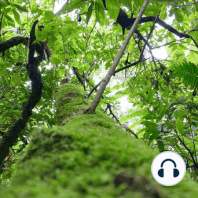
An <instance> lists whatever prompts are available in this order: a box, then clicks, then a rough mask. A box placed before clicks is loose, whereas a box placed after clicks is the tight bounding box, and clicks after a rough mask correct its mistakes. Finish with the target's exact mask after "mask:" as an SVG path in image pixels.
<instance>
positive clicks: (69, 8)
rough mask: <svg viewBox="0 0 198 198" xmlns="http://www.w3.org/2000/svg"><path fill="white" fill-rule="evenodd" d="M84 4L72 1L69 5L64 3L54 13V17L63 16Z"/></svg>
mask: <svg viewBox="0 0 198 198" xmlns="http://www.w3.org/2000/svg"><path fill="white" fill-rule="evenodd" d="M83 3H85V2H83V1H81V0H74V1H71V2H70V3H67V2H66V3H65V4H64V6H63V7H62V8H61V9H60V10H59V11H58V12H57V13H56V15H60V14H64V13H65V12H71V11H73V10H74V9H78V8H81V6H82V4H83Z"/></svg>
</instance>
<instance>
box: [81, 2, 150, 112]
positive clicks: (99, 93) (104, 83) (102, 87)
mask: <svg viewBox="0 0 198 198" xmlns="http://www.w3.org/2000/svg"><path fill="white" fill-rule="evenodd" d="M148 3H149V0H145V1H144V4H143V6H142V8H141V10H140V12H139V15H138V17H137V18H136V20H135V22H134V23H133V26H132V28H131V30H130V31H129V34H128V35H127V37H126V39H125V41H124V43H123V45H122V46H121V48H120V50H119V52H118V54H117V56H116V58H115V60H114V61H113V64H112V65H111V67H110V69H109V71H108V73H107V75H106V76H105V78H104V79H103V80H102V83H101V85H100V88H99V90H98V91H97V93H96V96H95V98H94V100H93V102H92V105H91V107H90V108H89V109H87V110H86V111H85V112H91V113H94V112H95V110H96V108H97V106H98V104H99V102H100V99H101V97H102V94H103V93H104V90H105V88H106V86H107V84H108V83H109V81H110V79H111V77H112V75H113V74H114V72H115V69H116V67H117V65H118V63H119V60H120V58H121V57H122V54H123V53H124V50H125V49H126V47H127V44H128V43H129V41H130V39H131V37H132V35H133V33H134V32H135V30H136V27H137V25H138V23H139V22H140V20H141V17H142V15H143V13H144V11H145V9H146V7H147V4H148Z"/></svg>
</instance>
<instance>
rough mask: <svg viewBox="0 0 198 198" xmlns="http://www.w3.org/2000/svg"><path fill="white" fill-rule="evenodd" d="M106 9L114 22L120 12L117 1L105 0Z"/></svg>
mask: <svg viewBox="0 0 198 198" xmlns="http://www.w3.org/2000/svg"><path fill="white" fill-rule="evenodd" d="M106 7H107V9H108V12H109V15H110V17H111V18H112V19H113V20H114V21H116V20H117V17H118V14H119V12H120V4H119V0H114V1H112V0H106Z"/></svg>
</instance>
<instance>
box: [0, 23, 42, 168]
mask: <svg viewBox="0 0 198 198" xmlns="http://www.w3.org/2000/svg"><path fill="white" fill-rule="evenodd" d="M37 23H38V21H35V22H34V24H33V26H32V30H31V32H30V45H29V60H28V64H27V67H26V69H27V72H28V75H29V78H30V80H31V83H32V92H31V94H30V97H29V99H28V101H27V102H26V104H25V105H24V107H23V111H22V117H21V118H18V119H17V120H16V122H15V123H14V124H13V125H12V126H11V128H10V129H9V130H8V131H7V132H6V133H4V135H3V138H2V141H1V143H0V165H1V164H2V162H3V160H4V159H5V158H6V156H7V155H8V152H9V148H10V147H12V146H13V144H14V143H15V142H16V141H17V139H18V137H19V135H20V132H21V131H22V130H23V129H24V127H25V126H26V123H27V121H28V119H29V117H30V116H31V115H32V109H33V108H34V107H35V105H36V104H37V103H38V102H39V101H40V99H41V94H42V88H43V83H42V81H41V74H40V72H39V70H38V66H39V64H40V62H41V61H42V58H43V51H42V50H41V51H40V54H39V56H38V57H34V52H35V49H36V45H35V44H33V42H34V40H35V39H36V37H35V26H36V24H37ZM10 46H11V45H10Z"/></svg>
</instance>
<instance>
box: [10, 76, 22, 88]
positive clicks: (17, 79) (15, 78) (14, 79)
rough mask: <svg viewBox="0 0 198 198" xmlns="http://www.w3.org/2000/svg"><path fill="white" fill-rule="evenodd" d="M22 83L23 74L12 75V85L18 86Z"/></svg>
mask: <svg viewBox="0 0 198 198" xmlns="http://www.w3.org/2000/svg"><path fill="white" fill-rule="evenodd" d="M20 83H21V76H20V74H14V75H13V76H12V77H11V81H10V85H11V86H12V87H16V86H18V85H20Z"/></svg>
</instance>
